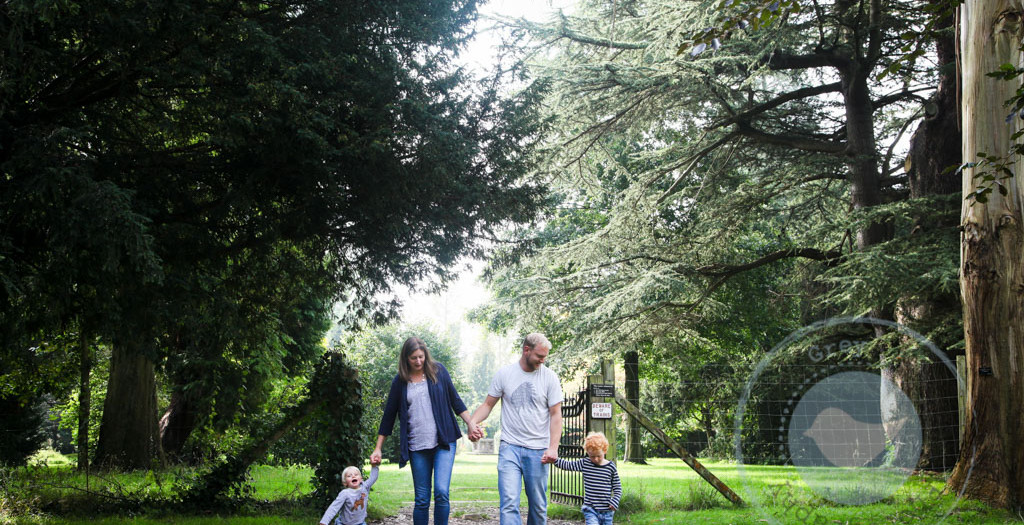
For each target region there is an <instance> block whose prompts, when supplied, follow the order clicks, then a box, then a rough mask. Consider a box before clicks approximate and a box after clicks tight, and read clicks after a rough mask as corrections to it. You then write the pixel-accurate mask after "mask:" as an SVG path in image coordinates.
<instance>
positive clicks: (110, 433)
mask: <svg viewBox="0 0 1024 525" xmlns="http://www.w3.org/2000/svg"><path fill="white" fill-rule="evenodd" d="M141 346H142V345H137V346H136V345H124V344H116V345H114V346H113V349H112V354H113V355H112V356H111V359H110V381H109V383H108V384H107V399H106V402H105V403H104V405H103V420H102V422H101V423H100V436H99V442H98V443H97V449H96V463H97V464H99V465H102V466H103V467H106V468H121V469H147V468H151V467H152V466H153V464H154V462H156V463H157V464H159V465H163V463H164V460H163V453H162V451H161V448H160V432H159V430H158V428H157V406H156V375H155V373H154V368H155V367H154V364H153V361H152V360H151V359H149V358H148V357H147V356H146V355H145V353H144V352H143V351H142V348H141Z"/></svg>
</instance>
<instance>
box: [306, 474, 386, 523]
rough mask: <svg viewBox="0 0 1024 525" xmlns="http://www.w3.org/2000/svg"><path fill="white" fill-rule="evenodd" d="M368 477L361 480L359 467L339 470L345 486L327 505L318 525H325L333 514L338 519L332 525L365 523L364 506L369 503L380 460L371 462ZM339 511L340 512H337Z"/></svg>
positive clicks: (361, 475)
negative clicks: (364, 480)
mask: <svg viewBox="0 0 1024 525" xmlns="http://www.w3.org/2000/svg"><path fill="white" fill-rule="evenodd" d="M371 464H372V465H373V468H372V469H370V479H368V480H366V482H365V483H364V482H363V473H362V471H360V470H359V467H346V468H345V470H343V471H342V472H341V480H342V483H344V485H345V488H343V489H341V492H339V493H338V497H337V498H334V502H333V503H331V506H329V507H327V511H326V512H324V515H323V517H322V518H320V525H327V523H328V522H329V521H331V518H333V517H334V516H335V515H337V516H338V519H337V520H335V522H334V525H366V507H367V506H368V505H369V504H370V487H372V486H373V483H374V482H375V481H377V473H378V470H379V469H378V468H377V466H378V465H380V461H377V462H376V463H372V462H371ZM339 511H340V514H339Z"/></svg>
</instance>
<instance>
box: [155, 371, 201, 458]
mask: <svg viewBox="0 0 1024 525" xmlns="http://www.w3.org/2000/svg"><path fill="white" fill-rule="evenodd" d="M191 397H192V396H188V395H186V394H185V393H183V392H182V391H181V389H180V388H175V389H174V391H172V392H171V403H170V405H169V406H168V407H167V411H166V412H164V415H163V417H161V418H160V444H161V446H162V448H163V451H164V454H166V455H167V456H168V457H170V458H172V460H173V458H175V457H178V456H180V455H181V451H182V449H183V448H184V447H185V442H186V441H188V437H189V436H190V435H191V434H192V430H194V429H195V427H196V422H197V421H198V420H199V418H198V413H197V411H196V406H195V403H194V402H193V401H192V399H191Z"/></svg>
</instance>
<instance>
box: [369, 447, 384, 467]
mask: <svg viewBox="0 0 1024 525" xmlns="http://www.w3.org/2000/svg"><path fill="white" fill-rule="evenodd" d="M380 461H381V453H380V449H379V448H375V449H373V453H372V454H370V465H373V466H374V467H377V466H380Z"/></svg>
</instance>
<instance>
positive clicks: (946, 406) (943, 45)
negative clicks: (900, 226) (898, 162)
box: [893, 0, 962, 471]
mask: <svg viewBox="0 0 1024 525" xmlns="http://www.w3.org/2000/svg"><path fill="white" fill-rule="evenodd" d="M945 1H946V0H929V3H930V4H932V5H935V6H937V7H938V6H939V3H940V2H945ZM952 25H953V21H952V16H946V17H944V18H943V19H942V20H939V21H938V23H937V24H936V29H937V30H943V29H947V30H948V29H949V28H951V27H952ZM938 34H939V35H940V36H938V37H937V38H936V40H935V51H936V57H937V59H938V63H939V67H940V70H939V71H940V74H939V86H938V89H937V90H936V91H935V95H934V96H933V97H932V99H931V100H929V101H928V102H927V103H926V104H925V118H924V120H923V121H922V122H921V125H920V126H919V127H918V128H917V131H915V132H914V135H913V137H912V138H911V140H910V152H909V158H908V163H907V176H908V182H909V186H910V197H911V198H920V197H927V196H929V195H953V194H954V193H955V194H959V193H960V192H961V191H962V190H961V188H960V175H959V174H957V173H955V172H954V171H953V170H951V169H949V168H950V167H951V166H956V165H958V164H960V149H961V143H960V121H959V111H958V110H959V108H958V107H957V102H958V100H957V92H958V91H957V82H958V80H959V76H958V75H957V74H956V70H955V69H954V68H953V66H954V64H955V61H956V40H955V39H954V38H953V36H952V34H951V33H941V32H940V33H938ZM949 211H950V213H949V214H948V220H945V217H946V216H945V215H943V220H941V221H938V222H936V221H934V219H931V218H929V219H924V220H918V221H916V223H915V225H914V228H913V230H914V232H916V234H917V235H923V234H925V233H929V232H935V231H938V230H944V229H948V230H949V231H953V230H952V229H953V228H956V227H957V226H958V224H959V214H958V213H957V212H956V210H953V209H950V210H949ZM897 317H898V320H899V322H900V323H903V324H905V325H907V326H910V327H911V328H913V329H914V330H916V331H917V332H919V333H927V332H929V331H931V330H932V329H935V328H938V326H937V323H947V322H949V320H950V319H958V320H960V297H959V295H958V294H955V293H949V294H943V295H935V296H931V297H928V298H925V299H914V298H905V299H902V300H900V306H899V309H898V313H897ZM960 322H962V320H960ZM932 342H933V343H935V344H936V345H937V346H938V347H939V348H942V349H944V350H946V349H948V348H950V347H951V346H952V344H953V343H955V342H957V341H937V340H933V341H932ZM947 352H949V351H948V350H947ZM949 357H950V358H951V359H952V358H953V357H955V355H949ZM893 373H894V378H893V379H894V381H895V383H896V384H897V385H899V386H900V389H901V390H903V392H905V393H906V394H907V396H909V397H910V399H911V401H912V402H913V403H914V406H915V407H917V408H918V416H919V417H920V421H921V430H922V436H921V437H922V440H923V442H922V448H921V456H920V460H919V461H918V464H917V466H918V468H922V469H928V470H940V471H946V470H950V469H952V468H953V465H954V464H955V463H956V458H957V456H958V455H959V430H958V427H959V420H958V415H957V403H956V399H957V382H956V376H955V375H954V374H953V373H952V372H951V371H950V370H949V368H948V367H947V366H946V365H945V364H944V363H941V362H936V361H935V360H919V359H914V360H904V361H901V362H900V364H899V365H898V366H896V367H895V368H894V370H893Z"/></svg>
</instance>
